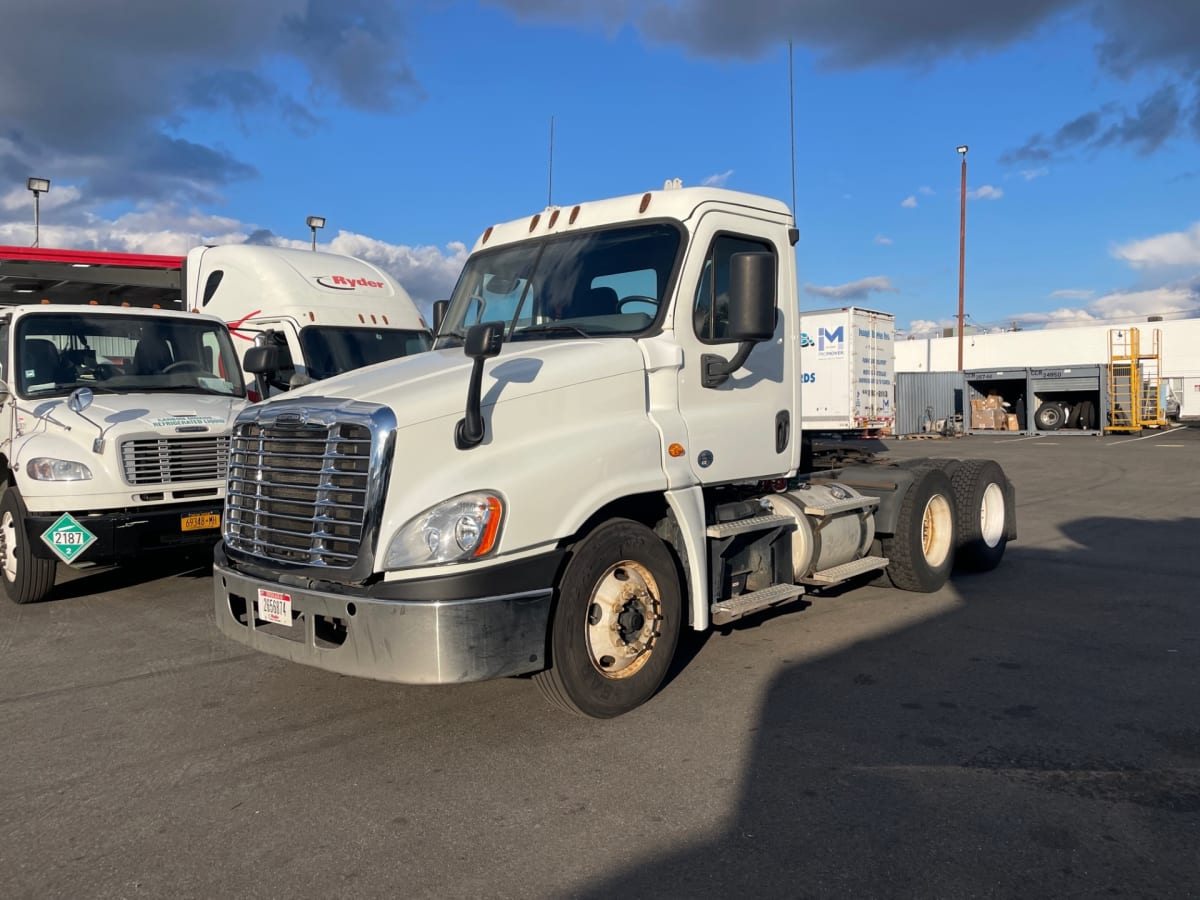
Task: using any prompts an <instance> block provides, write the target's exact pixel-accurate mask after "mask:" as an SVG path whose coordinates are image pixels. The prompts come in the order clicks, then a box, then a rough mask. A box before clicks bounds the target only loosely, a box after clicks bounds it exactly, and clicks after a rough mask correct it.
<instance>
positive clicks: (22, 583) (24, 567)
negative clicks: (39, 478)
mask: <svg viewBox="0 0 1200 900" xmlns="http://www.w3.org/2000/svg"><path fill="white" fill-rule="evenodd" d="M24 523H25V504H24V503H22V502H21V495H20V494H19V493H18V492H17V488H16V485H12V484H10V485H8V486H7V487H5V488H4V494H3V495H2V496H0V571H2V572H3V578H0V581H3V582H4V593H5V594H7V595H8V599H9V600H11V601H12V602H13V603H36V602H37V601H39V600H41V599H43V598H44V597H45V596H46V595H47V594H49V593H50V589H51V588H53V587H54V575H55V571H56V570H57V568H58V564H57V563H56V562H55V561H54V560H52V559H44V558H42V557H40V556H34V555H33V551H32V549H31V548H30V547H29V542H28V541H27V540H26V539H25V524H24Z"/></svg>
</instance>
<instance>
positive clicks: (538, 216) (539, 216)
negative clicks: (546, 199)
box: [529, 213, 542, 232]
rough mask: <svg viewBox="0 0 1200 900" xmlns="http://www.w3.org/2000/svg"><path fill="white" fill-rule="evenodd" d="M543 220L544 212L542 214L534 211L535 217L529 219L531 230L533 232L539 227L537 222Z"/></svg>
mask: <svg viewBox="0 0 1200 900" xmlns="http://www.w3.org/2000/svg"><path fill="white" fill-rule="evenodd" d="M541 220H542V214H541V213H534V216H533V218H532V219H530V220H529V230H530V231H531V232H532V231H533V229H535V228H537V224H538V222H540V221H541Z"/></svg>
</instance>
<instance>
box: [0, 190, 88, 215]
mask: <svg viewBox="0 0 1200 900" xmlns="http://www.w3.org/2000/svg"><path fill="white" fill-rule="evenodd" d="M50 187H51V190H49V191H47V192H45V193H42V194H40V195H39V196H38V205H39V207H40V208H41V209H43V210H52V209H58V208H59V207H62V206H67V205H68V204H70V203H74V202H75V201H76V200H78V199H79V197H80V193H79V188H77V187H76V186H75V185H73V184H66V185H63V186H62V187H55V186H54V185H53V184H51V185H50ZM0 209H3V210H5V211H14V212H15V211H20V210H28V211H29V216H30V219H31V220H32V218H33V194H32V193H31V192H30V191H29V190H27V189H26V188H13V189H12V190H11V191H9V192H8V193H7V194H5V195H4V196H3V197H0Z"/></svg>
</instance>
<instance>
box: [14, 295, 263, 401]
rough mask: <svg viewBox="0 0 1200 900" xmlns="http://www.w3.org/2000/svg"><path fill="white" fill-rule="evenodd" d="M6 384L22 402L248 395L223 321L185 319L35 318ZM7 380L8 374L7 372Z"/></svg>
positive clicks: (26, 326)
mask: <svg viewBox="0 0 1200 900" xmlns="http://www.w3.org/2000/svg"><path fill="white" fill-rule="evenodd" d="M12 352H13V361H12V372H11V375H15V376H16V377H15V379H14V378H12V377H7V378H6V379H5V380H6V381H8V382H9V384H12V382H13V381H14V380H15V381H16V385H15V387H16V390H17V393H18V395H20V396H22V397H39V398H40V397H56V396H65V395H66V394H69V393H70V392H71V391H73V390H74V389H75V388H77V387H85V386H86V387H90V388H92V389H93V390H95V391H97V392H98V393H99V392H102V393H110V394H111V393H121V394H123V393H138V392H146V391H169V392H178V393H200V394H221V395H227V396H234V397H243V396H245V393H246V391H245V386H244V384H243V382H242V367H241V364H240V363H239V362H238V358H237V354H236V352H235V351H234V349H233V343H232V341H230V339H229V331H228V330H227V329H226V328H225V326H224V325H222V324H221V323H220V322H214V321H209V320H207V319H201V318H199V317H196V318H188V317H183V316H165V315H161V316H154V315H145V316H141V315H122V314H116V313H108V314H105V313H103V312H100V311H97V312H95V313H59V312H45V313H40V312H39V313H30V314H29V315H26V316H22V317H21V318H20V319H19V320H18V322H17V327H16V339H15V340H14V341H13V345H12ZM5 374H6V375H10V373H7V372H6V373H5Z"/></svg>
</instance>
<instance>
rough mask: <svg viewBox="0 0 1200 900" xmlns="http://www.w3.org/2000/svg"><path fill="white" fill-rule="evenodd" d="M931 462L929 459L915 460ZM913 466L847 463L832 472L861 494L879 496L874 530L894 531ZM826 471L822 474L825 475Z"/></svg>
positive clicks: (887, 532) (910, 479) (910, 481)
mask: <svg viewBox="0 0 1200 900" xmlns="http://www.w3.org/2000/svg"><path fill="white" fill-rule="evenodd" d="M915 462H916V463H918V464H920V463H925V464H928V460H916V461H915ZM914 468H915V467H909V466H904V465H900V466H870V465H858V466H845V467H843V468H840V469H836V470H834V471H833V472H831V473H829V475H830V476H831V477H833V478H834V479H837V480H841V481H844V482H845V483H846V484H848V485H850V486H851V487H853V488H854V489H855V490H856V491H858V492H859V493H861V494H866V495H868V496H870V497H878V498H879V506H878V507H877V508H876V510H875V533H876V534H877V535H878V534H895V533H896V522H897V521H898V519H899V516H900V504H901V503H902V502H903V501H904V495H905V494H907V493H908V491H909V489H911V488H912V486H913V481H914V480H915V475H914ZM825 474H826V473H822V476H824V475H825Z"/></svg>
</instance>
